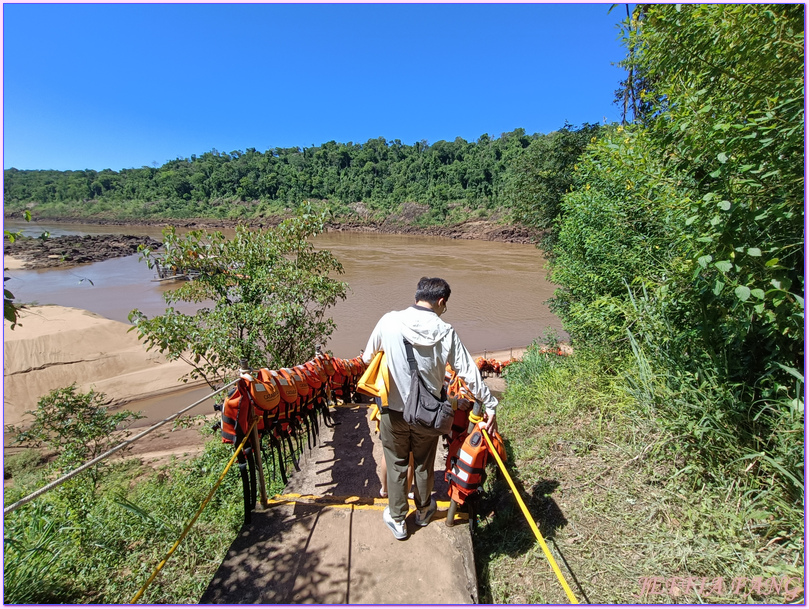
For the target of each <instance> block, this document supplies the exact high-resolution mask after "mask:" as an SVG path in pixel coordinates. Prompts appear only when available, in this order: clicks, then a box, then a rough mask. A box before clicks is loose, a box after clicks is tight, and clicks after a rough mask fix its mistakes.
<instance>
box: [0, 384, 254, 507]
mask: <svg viewBox="0 0 809 609" xmlns="http://www.w3.org/2000/svg"><path fill="white" fill-rule="evenodd" d="M238 381H239V379H236V380H233V381H231V382H230V383H228V384H227V385H225V386H224V387H221V388H219V389H217V390H215V391H213V392H211V393H209V394H208V395H206V396H205V397H204V398H200V399H199V400H197V401H196V402H194V403H193V404H191V405H190V406H186V407H185V408H183V409H182V410H180V411H179V412H175V413H174V414H173V415H171V416H169V417H167V418H165V419H163V420H162V421H160V422H159V423H155V424H154V425H152V426H151V427H150V428H149V429H147V430H145V431H142V432H141V433H139V434H138V435H136V436H134V437H132V438H129V439H128V440H125V441H124V442H121V443H120V444H118V445H117V446H115V447H113V448H111V449H110V450H108V451H107V452H105V453H103V454H101V455H99V456H98V457H96V458H95V459H91V460H90V461H88V462H87V463H85V464H83V465H80V466H79V467H77V468H76V469H74V470H72V471H70V472H68V473H66V474H65V475H64V476H62V477H61V478H57V479H56V480H54V481H52V482H49V483H48V484H46V485H45V486H43V487H42V488H40V489H39V490H36V491H34V492H33V493H31V494H30V495H27V496H25V497H23V498H22V499H20V500H19V501H16V502H14V503H12V504H11V505H9V506H6V507H4V508H3V516H5V515H7V514H10V513H11V512H13V511H14V510H16V509H17V508H19V507H22V506H23V505H25V504H26V503H29V502H31V501H33V500H34V499H36V498H37V497H40V496H42V495H44V494H45V493H47V492H48V491H51V490H53V489H54V488H56V487H57V486H59V485H61V484H64V483H65V482H67V481H68V480H70V479H71V478H73V477H75V476H77V475H78V474H80V473H81V472H83V471H84V470H86V469H88V468H90V467H92V466H93V465H95V464H96V463H98V462H100V461H103V460H104V459H106V458H107V457H109V456H110V455H112V454H114V453H116V452H118V451H119V450H121V449H122V448H125V447H127V446H129V445H130V444H132V443H133V442H135V441H136V440H140V439H141V438H142V437H144V436H146V435H148V434H150V433H152V432H153V431H154V430H156V429H157V428H158V427H161V426H163V425H165V424H166V423H169V422H171V421H173V420H174V419H176V418H177V417H179V416H180V415H181V414H183V413H184V412H188V411H189V410H191V409H192V408H194V407H195V406H199V405H200V404H202V402H204V401H205V400H207V399H208V398H211V397H213V396H215V395H216V394H217V393H219V392H220V391H224V390H225V389H227V388H228V387H230V386H231V385H235V384H236V383H237V382H238Z"/></svg>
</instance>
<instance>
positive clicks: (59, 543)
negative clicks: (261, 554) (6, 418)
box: [4, 438, 282, 603]
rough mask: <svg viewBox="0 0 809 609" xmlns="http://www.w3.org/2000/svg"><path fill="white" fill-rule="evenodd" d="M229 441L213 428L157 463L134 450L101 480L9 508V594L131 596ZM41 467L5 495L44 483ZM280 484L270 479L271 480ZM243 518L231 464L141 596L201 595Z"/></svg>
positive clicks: (17, 598) (82, 598)
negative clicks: (193, 446) (186, 451)
mask: <svg viewBox="0 0 809 609" xmlns="http://www.w3.org/2000/svg"><path fill="white" fill-rule="evenodd" d="M232 450H233V448H232V446H230V445H224V444H223V443H222V442H221V440H219V439H218V438H212V439H211V440H209V441H208V442H207V444H206V446H205V450H204V452H203V454H202V455H200V456H199V457H197V458H195V459H193V460H191V461H187V462H180V461H173V462H172V463H171V464H170V465H168V466H165V467H163V468H161V469H160V470H159V471H157V472H153V473H149V472H147V471H144V470H143V468H142V467H141V466H140V465H139V464H138V462H137V461H136V460H129V461H127V462H122V463H119V464H117V465H115V466H114V467H113V468H112V469H111V471H108V473H107V475H106V476H105V477H104V479H103V482H102V484H101V485H100V486H99V488H98V489H97V490H94V489H93V487H92V484H87V483H85V482H86V481H84V482H82V481H81V480H78V482H77V483H76V484H74V485H73V486H72V487H68V486H66V487H60V488H59V489H55V490H54V491H51V492H50V493H48V494H47V495H45V496H43V497H41V498H39V499H37V500H35V501H34V502H32V503H30V504H27V505H25V506H23V507H21V508H19V509H18V510H16V511H14V512H12V513H11V514H9V515H8V516H7V517H6V519H5V537H4V549H5V561H4V578H5V590H4V601H5V602H6V603H47V602H69V603H127V602H129V600H130V599H131V598H132V597H133V596H134V595H135V593H136V592H137V591H138V590H139V588H140V586H141V585H142V584H143V583H144V582H145V581H146V579H147V578H148V577H149V575H150V574H151V572H152V570H153V569H154V567H155V566H156V565H157V564H158V563H159V562H160V561H161V560H162V559H163V558H164V557H165V555H166V552H167V551H168V550H169V548H170V547H171V545H172V544H173V543H174V541H175V540H176V539H177V538H178V537H179V535H180V533H181V531H182V530H183V528H184V527H185V525H186V524H187V523H188V521H189V520H190V518H191V516H193V514H194V513H195V512H196V510H197V509H198V508H199V506H200V504H201V502H202V500H203V499H204V497H205V496H206V495H207V493H208V492H209V491H210V489H211V487H212V486H213V484H214V482H215V481H216V479H217V478H218V477H219V475H220V474H221V472H222V469H223V467H224V466H225V464H226V463H227V461H228V459H229V458H230V456H231V455H232ZM45 475H47V472H45V471H42V470H39V474H38V475H36V474H32V475H30V476H29V477H28V478H27V482H26V484H25V485H24V486H19V487H17V486H16V484H15V487H12V488H13V492H10V493H7V494H6V502H7V503H9V502H11V501H13V500H14V499H16V498H18V497H20V496H23V495H25V494H26V493H27V492H29V491H30V490H33V489H35V488H38V487H39V486H41V482H42V480H43V479H44V478H43V476H45ZM15 478H17V476H15ZM21 479H22V477H21ZM281 486H282V484H281V483H280V481H273V482H272V483H271V486H270V488H269V489H268V490H269V492H271V493H274V492H278V491H280V488H281ZM242 522H243V503H242V491H241V481H240V478H239V474H238V472H237V471H236V470H235V469H234V470H232V471H231V472H229V475H228V476H226V477H225V480H224V482H223V484H222V485H221V486H220V488H219V489H218V491H217V492H216V493H215V494H214V497H213V499H212V501H211V503H210V504H209V505H208V506H207V507H206V509H205V510H204V511H203V512H202V515H201V516H200V518H199V520H198V521H197V523H196V524H195V526H194V527H193V528H192V529H191V532H190V534H189V535H188V537H187V538H186V539H185V540H184V541H183V543H182V544H181V545H180V546H179V548H178V550H177V552H175V554H174V555H173V556H172V558H171V560H170V561H169V562H168V563H167V566H166V567H165V568H164V569H163V571H161V573H160V575H159V576H158V577H157V578H156V580H155V581H154V583H153V584H152V585H151V586H150V587H149V589H148V590H147V592H146V594H145V595H144V597H143V598H144V602H147V603H196V602H197V601H198V600H199V598H200V596H201V595H202V593H203V592H204V590H205V589H206V587H207V585H208V583H209V582H210V579H211V577H212V576H213V573H214V572H215V570H216V569H217V568H218V566H219V564H220V562H221V560H222V558H223V557H224V554H225V552H226V551H227V549H228V548H229V546H230V544H231V543H232V541H233V540H234V538H235V537H236V535H237V533H238V531H239V530H240V528H241V525H242Z"/></svg>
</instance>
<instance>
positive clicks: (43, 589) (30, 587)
mask: <svg viewBox="0 0 809 609" xmlns="http://www.w3.org/2000/svg"><path fill="white" fill-rule="evenodd" d="M48 512H49V510H47V508H43V507H42V506H39V507H37V508H33V509H28V510H26V526H25V527H19V526H15V525H17V524H18V522H19V519H18V518H10V519H9V520H11V521H12V523H11V524H10V525H8V526H7V527H6V530H5V533H4V536H3V602H4V603H5V604H33V603H60V602H69V600H70V596H69V592H68V591H69V587H70V583H69V579H68V577H67V574H65V573H59V563H60V560H61V559H62V558H63V549H62V547H61V546H60V543H59V537H60V535H62V534H64V533H65V531H66V529H67V528H68V527H67V526H65V525H64V524H61V526H60V524H57V522H56V521H55V520H54V519H53V518H52V517H51V516H50V515H49V513H48Z"/></svg>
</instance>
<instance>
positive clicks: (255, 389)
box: [250, 368, 287, 485]
mask: <svg viewBox="0 0 809 609" xmlns="http://www.w3.org/2000/svg"><path fill="white" fill-rule="evenodd" d="M254 378H255V381H254V382H252V383H250V396H251V397H252V398H253V404H254V406H255V407H256V411H257V414H258V416H259V417H260V422H259V425H258V430H259V436H260V437H261V439H262V440H263V439H264V438H265V437H266V438H267V441H266V442H265V443H264V444H262V446H261V454H262V456H263V460H264V462H266V463H267V466H268V467H269V466H270V464H273V468H274V469H275V467H277V470H276V471H277V472H278V473H279V474H280V476H281V480H282V481H283V482H284V484H285V485H286V483H287V475H286V468H285V461H286V459H285V457H284V444H283V442H282V441H281V439H280V432H279V430H278V428H277V427H278V426H279V425H280V423H279V419H280V412H281V406H282V400H281V391H280V390H279V388H278V385H276V383H275V380H274V379H273V377H272V373H271V372H270V370H269V369H267V368H261V369H260V370H258V371H257V372H256V373H255V374H254ZM265 446H266V447H268V448H269V452H270V454H269V457H268V456H267V452H266V450H265ZM276 459H277V466H276V465H275V463H276Z"/></svg>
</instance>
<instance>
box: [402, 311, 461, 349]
mask: <svg viewBox="0 0 809 609" xmlns="http://www.w3.org/2000/svg"><path fill="white" fill-rule="evenodd" d="M398 313H399V315H398V317H399V322H400V323H401V325H402V336H403V337H404V338H406V339H407V340H408V342H410V343H411V344H413V345H419V346H423V347H432V346H433V345H435V344H436V343H438V342H440V341H441V340H442V339H443V338H444V337H445V336H446V335H447V334H449V333H450V332H451V331H452V326H451V325H449V324H448V323H446V322H444V321H441V318H440V317H438V315H436V314H435V313H433V312H432V311H424V310H422V309H417V308H415V307H408V308H407V309H405V310H404V311H399V312H398Z"/></svg>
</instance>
